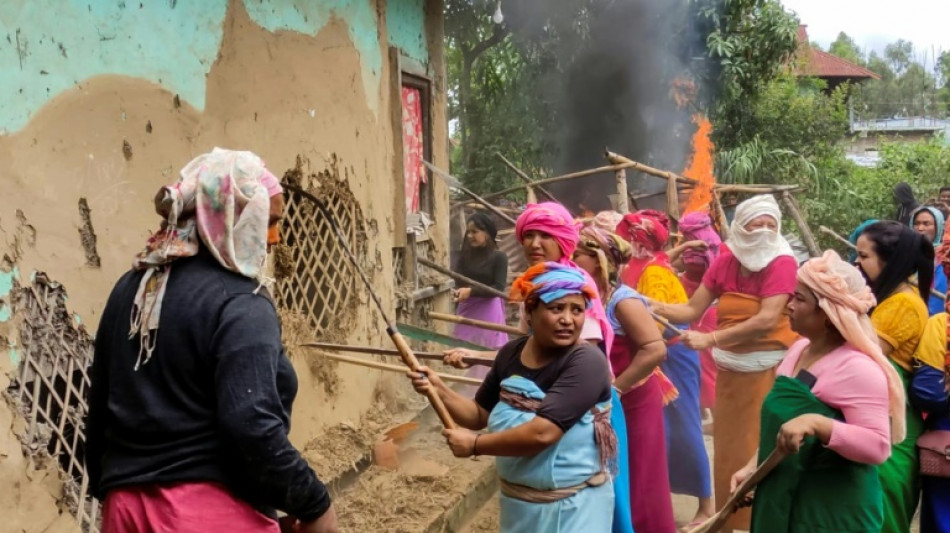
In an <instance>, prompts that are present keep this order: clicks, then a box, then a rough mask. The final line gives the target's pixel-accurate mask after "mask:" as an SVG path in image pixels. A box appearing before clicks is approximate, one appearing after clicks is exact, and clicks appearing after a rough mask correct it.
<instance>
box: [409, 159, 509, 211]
mask: <svg viewBox="0 0 950 533" xmlns="http://www.w3.org/2000/svg"><path fill="white" fill-rule="evenodd" d="M422 164H423V165H425V166H426V168H428V169H429V170H430V171H432V173H433V174H435V175H436V176H439V177H440V178H442V179H443V180H445V182H446V183H448V184H449V186H450V187H454V188H456V189H458V190H460V191H462V192H463V193H465V194H467V195H468V196H470V197H471V198H472V200H475V201H476V202H478V203H480V204H482V205H483V206H485V207H486V208H487V209H488V210H489V211H491V212H492V213H495V214H496V215H498V216H499V217H501V218H502V219H503V220H507V221H508V222H510V223H511V225H512V226H514V225H515V219H513V218H511V217H510V216H508V215H506V214H505V213H503V212H501V210H500V209H498V208H497V207H495V206H494V205H492V204H490V203H489V202H488V200H486V199H484V198H482V197H481V196H479V195H477V194H475V193H473V192H472V191H470V190H469V189H467V188H466V187H465V186H464V185H462V182H461V181H460V180H459V179H458V178H456V177H455V176H453V175H451V174H449V173H448V172H446V171H444V170H442V169H441V168H439V167H437V166H435V165H433V164H432V163H430V162H428V161H423V162H422Z"/></svg>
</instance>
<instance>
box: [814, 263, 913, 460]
mask: <svg viewBox="0 0 950 533" xmlns="http://www.w3.org/2000/svg"><path fill="white" fill-rule="evenodd" d="M798 280H799V281H800V282H802V283H803V284H804V285H806V286H807V287H808V288H809V289H811V291H812V292H813V293H815V297H816V298H817V299H818V307H820V308H821V310H822V311H824V312H825V314H826V315H827V316H828V319H829V320H831V323H832V324H834V326H835V328H836V329H837V330H838V332H839V333H840V334H841V336H842V337H844V339H845V340H846V341H847V342H848V343H849V344H851V345H852V346H854V347H855V348H857V349H858V350H860V351H862V352H864V353H865V354H867V355H868V356H869V357H870V358H871V359H872V360H873V361H874V362H875V363H877V365H878V366H879V367H881V370H882V371H883V372H884V375H885V376H886V377H887V389H888V397H889V400H890V415H891V442H893V443H894V444H897V443H899V442H903V440H904V438H905V437H906V434H907V427H906V420H905V418H904V417H905V413H904V386H903V385H902V382H901V379H900V377H899V376H898V375H897V372H896V371H895V370H894V367H893V366H891V363H890V362H888V360H887V358H886V357H885V356H884V353H883V352H881V347H880V345H879V344H878V340H877V334H876V333H875V332H874V326H872V325H871V319H870V317H868V311H870V310H871V308H873V307H874V306H875V305H876V304H877V301H876V300H875V299H874V294H873V293H872V292H871V289H870V287H868V285H867V282H866V281H865V280H864V276H862V275H861V272H860V271H859V270H858V269H857V268H856V267H854V266H852V265H849V264H848V263H845V262H844V261H842V260H841V258H840V257H838V254H837V253H835V252H834V251H833V250H827V251H826V252H825V253H824V255H822V256H821V257H817V258H815V259H811V260H809V261H807V262H805V264H803V265H802V266H801V268H799V269H798Z"/></svg>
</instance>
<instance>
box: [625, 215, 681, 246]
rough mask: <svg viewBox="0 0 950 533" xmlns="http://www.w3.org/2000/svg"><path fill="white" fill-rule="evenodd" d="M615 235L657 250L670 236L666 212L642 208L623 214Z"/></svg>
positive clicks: (664, 244)
mask: <svg viewBox="0 0 950 533" xmlns="http://www.w3.org/2000/svg"><path fill="white" fill-rule="evenodd" d="M616 232H617V235H620V236H621V237H623V238H624V239H627V240H628V241H630V242H632V243H637V244H640V245H642V246H643V247H644V248H646V249H647V250H648V251H651V252H658V251H660V250H662V249H663V247H664V246H666V241H667V240H669V238H670V219H669V217H667V216H666V213H661V212H659V211H656V210H653V209H643V210H641V211H637V212H636V213H630V214H628V215H624V217H623V220H621V221H620V223H618V224H617V229H616Z"/></svg>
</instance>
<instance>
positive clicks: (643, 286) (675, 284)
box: [635, 265, 689, 304]
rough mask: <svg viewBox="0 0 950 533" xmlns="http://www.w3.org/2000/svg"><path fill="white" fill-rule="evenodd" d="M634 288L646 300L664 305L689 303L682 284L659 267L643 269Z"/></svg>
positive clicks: (671, 273)
mask: <svg viewBox="0 0 950 533" xmlns="http://www.w3.org/2000/svg"><path fill="white" fill-rule="evenodd" d="M635 288H636V289H637V292H639V293H640V294H642V295H644V296H646V297H647V298H650V299H651V300H656V301H658V302H661V303H665V304H684V303H686V302H688V301H689V296H687V295H686V289H684V288H683V282H681V281H680V279H679V278H678V277H677V276H676V274H674V273H673V271H672V270H670V269H668V268H665V267H662V266H659V265H650V266H648V267H646V268H645V269H643V274H641V275H640V281H638V282H637V286H636V287H635Z"/></svg>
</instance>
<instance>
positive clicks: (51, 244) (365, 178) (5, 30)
mask: <svg viewBox="0 0 950 533" xmlns="http://www.w3.org/2000/svg"><path fill="white" fill-rule="evenodd" d="M51 4H52V5H51ZM441 10H442V6H441V0H388V1H387V0H322V1H320V2H313V1H311V0H243V1H242V0H203V1H201V2H177V1H171V2H142V3H139V2H86V1H82V2H80V1H78V0H51V1H50V2H34V1H32V0H11V1H6V2H2V3H0V37H2V39H0V71H2V72H4V73H9V74H5V75H4V76H2V77H0V185H2V193H0V198H2V200H0V258H2V262H0V390H3V389H6V388H7V386H8V384H9V380H10V379H11V377H12V375H13V373H14V371H15V369H16V368H17V366H18V364H19V363H20V360H19V359H20V356H19V351H20V349H21V346H20V344H19V342H20V341H19V339H18V337H17V327H16V326H17V310H16V308H15V305H14V304H15V302H14V301H13V298H12V296H13V294H14V293H15V291H14V290H13V289H14V286H15V285H16V284H20V285H25V284H28V283H29V282H30V276H31V274H32V273H33V272H36V271H42V272H46V273H47V274H48V275H49V277H50V278H51V279H53V280H56V281H58V282H60V283H62V284H63V286H64V287H65V288H66V289H67V291H68V294H69V301H68V303H67V306H68V308H69V310H70V312H71V313H72V314H73V315H74V317H75V323H76V324H82V325H83V326H84V327H86V328H88V330H89V331H91V332H94V331H95V329H96V327H97V325H98V319H99V316H100V313H101V310H102V307H103V305H104V302H105V300H106V298H107V296H108V293H109V290H110V289H111V287H112V284H113V283H114V282H115V280H116V279H117V278H118V277H119V276H120V275H121V274H122V273H123V272H124V271H126V270H127V269H128V268H129V266H130V263H131V259H132V257H133V256H134V255H135V254H136V253H137V252H138V251H139V249H140V248H141V247H142V246H143V244H144V241H145V238H146V237H147V236H148V234H149V232H150V231H153V230H155V229H156V228H157V224H158V222H159V220H158V218H157V217H156V215H155V214H154V212H153V210H152V208H151V198H152V196H153V195H154V193H155V191H156V190H157V188H158V187H159V186H161V185H163V184H168V183H171V182H173V181H174V180H175V179H176V178H177V172H178V170H179V169H180V168H181V167H182V166H184V164H185V163H187V162H188V161H189V160H190V159H191V158H193V157H194V156H196V155H198V154H201V153H204V152H207V151H209V150H210V149H211V148H213V147H215V146H221V147H228V148H236V149H247V150H251V151H254V152H256V153H257V154H259V155H260V156H261V157H262V158H263V159H264V160H265V161H266V162H267V165H268V167H269V168H270V169H271V170H272V171H273V172H274V173H275V174H277V175H281V174H282V173H283V172H285V171H287V170H289V169H292V168H294V167H295V165H296V162H297V160H298V158H299V159H300V160H301V161H302V170H303V172H304V173H306V174H310V173H319V172H322V171H330V172H337V173H338V174H339V175H340V176H341V177H342V178H343V179H345V180H347V182H348V186H349V189H350V190H351V191H352V193H353V195H354V197H355V198H356V200H357V202H358V204H359V207H360V209H361V211H362V213H363V216H364V218H365V222H366V223H367V225H368V226H371V227H376V228H379V231H371V232H367V239H368V240H369V242H368V243H367V244H368V249H369V250H379V251H382V252H383V253H382V254H378V255H376V256H375V257H372V258H370V261H371V262H372V263H373V264H372V265H371V266H373V267H374V268H373V269H372V273H371V276H372V277H373V283H374V286H375V287H376V289H377V291H379V292H380V295H381V296H382V299H383V303H384V305H385V306H387V307H388V308H390V309H392V308H393V307H394V296H393V269H392V260H391V257H390V255H389V253H388V252H389V251H390V250H391V249H392V247H393V246H394V242H395V241H394V239H393V234H394V233H396V232H398V231H401V228H398V227H396V226H395V225H394V221H393V212H394V209H393V205H394V202H398V205H402V194H403V192H402V191H401V190H398V183H400V180H397V179H393V176H394V173H395V172H398V171H401V169H397V168H395V167H396V162H397V161H398V158H397V157H395V156H396V153H395V151H394V148H393V147H394V146H396V141H397V139H396V138H395V137H394V135H399V134H400V132H399V131H394V129H393V128H392V119H391V117H392V114H393V113H394V112H398V109H399V105H400V103H399V101H394V100H393V98H392V96H391V95H392V93H393V91H392V90H391V84H392V83H393V80H394V79H397V78H396V77H394V73H393V72H391V71H390V69H391V67H390V61H388V59H387V58H388V57H389V54H390V47H396V48H397V49H398V52H397V55H400V56H403V57H405V58H407V59H409V60H411V61H413V62H414V63H415V64H419V65H422V68H424V69H425V71H426V74H427V75H428V76H430V77H431V78H432V80H433V91H434V92H433V105H432V111H431V113H432V124H433V159H434V162H435V163H436V164H437V165H439V166H442V167H447V166H448V165H447V146H446V143H447V132H446V126H445V123H446V120H445V95H444V82H443V73H444V67H443V63H442V61H443V58H442V53H441V47H442V25H441V24H442V23H441ZM334 169H336V170H335V171H334ZM434 187H435V189H434V192H435V208H434V210H435V211H436V212H442V213H447V212H448V207H447V202H448V194H447V191H446V190H445V188H444V187H443V186H442V185H441V184H440V183H436V184H434ZM81 198H84V199H85V200H86V202H87V203H88V206H89V209H90V210H91V214H90V216H89V220H90V222H91V226H92V230H93V231H94V233H95V235H96V237H97V239H96V242H95V247H94V250H93V251H94V253H95V254H96V255H98V257H99V259H100V266H98V267H95V266H87V253H88V252H89V251H90V250H89V248H90V247H89V246H88V245H87V246H85V247H84V245H83V241H82V240H81V237H80V232H79V230H80V228H81V227H82V226H83V225H84V221H83V219H82V217H81V214H80V208H79V202H80V199H81ZM446 225H447V224H446ZM432 235H433V239H434V240H435V241H436V242H437V243H438V246H437V249H438V252H437V253H438V255H440V256H441V257H444V254H445V250H446V248H447V246H445V244H443V243H447V239H448V233H447V228H443V227H441V226H440V225H438V224H437V225H436V227H434V228H432ZM87 244H88V239H87ZM357 290H358V291H359V292H361V293H362V292H363V291H364V289H363V288H362V287H358V288H357ZM358 301H361V302H364V303H362V304H358V305H366V304H365V302H366V301H367V299H366V298H362V297H361V298H359V299H358ZM361 311H362V310H361ZM356 316H357V318H356V322H355V323H354V324H353V327H352V328H350V329H349V330H348V331H346V332H345V334H346V336H347V337H348V340H349V341H350V342H354V343H357V342H359V343H362V344H379V343H383V342H385V340H384V339H382V338H380V335H381V333H380V332H381V328H380V327H379V324H378V322H377V321H376V320H377V318H376V314H375V313H373V312H359V313H356ZM295 366H296V367H297V372H298V375H299V376H300V393H299V396H298V401H297V407H296V409H295V412H294V420H293V427H294V431H293V433H292V435H291V437H292V440H293V441H294V442H295V444H297V445H302V444H303V443H306V442H308V441H309V440H310V439H312V438H313V437H314V436H315V435H316V434H318V433H319V432H320V431H321V429H322V428H323V427H325V426H327V425H329V424H336V423H338V422H340V421H344V420H350V421H355V420H358V419H359V417H360V415H361V414H362V413H364V412H365V411H366V410H367V409H368V408H369V407H370V405H371V403H372V401H373V397H372V396H373V391H374V388H375V386H376V382H377V381H378V380H379V376H378V373H376V372H368V371H366V370H365V369H356V368H349V367H343V366H340V367H338V368H337V369H336V370H335V371H336V372H337V377H338V378H339V382H340V383H341V385H340V389H339V391H338V392H337V393H336V395H335V396H328V395H327V393H326V392H325V391H324V390H323V388H322V387H321V386H320V383H319V382H317V379H316V377H315V376H314V375H312V374H311V370H310V366H309V365H308V364H307V362H306V361H298V360H295ZM22 426H23V422H22V418H21V417H20V416H19V415H18V414H16V413H15V412H14V410H13V408H11V407H9V406H8V405H6V404H4V403H2V402H0V457H3V460H0V486H3V487H4V490H5V494H7V496H4V497H3V498H0V516H4V525H5V527H9V528H10V530H11V531H14V530H15V531H21V530H22V531H46V530H50V531H52V530H54V529H55V528H59V527H63V528H66V529H65V530H69V529H71V528H73V529H74V528H75V524H74V523H72V522H71V521H70V520H69V519H68V518H69V517H68V515H66V514H64V515H63V516H59V512H58V511H57V509H58V507H57V499H58V498H59V497H60V494H59V491H60V487H59V484H58V482H57V481H56V475H55V469H54V468H53V469H47V468H44V467H40V469H39V470H37V464H38V463H37V462H36V461H34V459H33V458H31V457H29V456H27V455H24V453H23V452H22V450H21V449H20V446H19V443H18V441H17V437H16V434H17V433H18V432H19V431H21V430H22ZM41 474H42V475H41ZM48 528H53V529H48Z"/></svg>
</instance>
